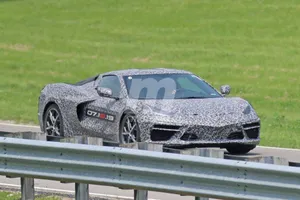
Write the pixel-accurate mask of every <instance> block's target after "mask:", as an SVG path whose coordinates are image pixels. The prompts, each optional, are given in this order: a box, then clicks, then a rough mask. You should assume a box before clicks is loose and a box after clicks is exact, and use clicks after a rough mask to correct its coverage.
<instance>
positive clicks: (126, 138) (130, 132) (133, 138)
mask: <svg viewBox="0 0 300 200" xmlns="http://www.w3.org/2000/svg"><path fill="white" fill-rule="evenodd" d="M119 141H120V143H121V144H127V143H134V142H140V129H139V125H138V123H137V120H136V117H135V115H134V114H133V113H131V112H129V113H127V114H125V116H124V117H123V118H122V120H121V122H120V133H119Z"/></svg>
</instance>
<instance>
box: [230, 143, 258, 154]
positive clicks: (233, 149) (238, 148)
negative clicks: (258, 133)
mask: <svg viewBox="0 0 300 200" xmlns="http://www.w3.org/2000/svg"><path fill="white" fill-rule="evenodd" d="M255 147H256V145H243V144H238V145H233V146H229V147H226V150H227V151H228V152H229V153H230V154H246V153H249V151H251V150H252V149H254V148H255Z"/></svg>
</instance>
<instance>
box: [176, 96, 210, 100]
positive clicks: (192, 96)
mask: <svg viewBox="0 0 300 200" xmlns="http://www.w3.org/2000/svg"><path fill="white" fill-rule="evenodd" d="M205 98H206V97H194V96H192V97H180V98H176V99H205Z"/></svg>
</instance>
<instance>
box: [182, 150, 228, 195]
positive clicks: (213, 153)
mask: <svg viewBox="0 0 300 200" xmlns="http://www.w3.org/2000/svg"><path fill="white" fill-rule="evenodd" d="M180 154H184V155H194V156H202V157H211V158H221V159H223V158H224V151H222V150H220V149H213V148H193V149H187V150H182V151H180ZM195 200H209V198H207V197H195Z"/></svg>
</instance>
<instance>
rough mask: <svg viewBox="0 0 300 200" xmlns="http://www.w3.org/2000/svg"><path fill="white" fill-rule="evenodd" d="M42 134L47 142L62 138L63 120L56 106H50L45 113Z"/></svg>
mask: <svg viewBox="0 0 300 200" xmlns="http://www.w3.org/2000/svg"><path fill="white" fill-rule="evenodd" d="M44 133H45V134H46V137H47V141H52V140H54V139H55V138H60V137H63V136H64V129H63V119H62V116H61V112H60V110H59V107H58V106H57V105H56V104H52V105H50V106H49V108H48V109H47V110H46V112H45V115H44Z"/></svg>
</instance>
